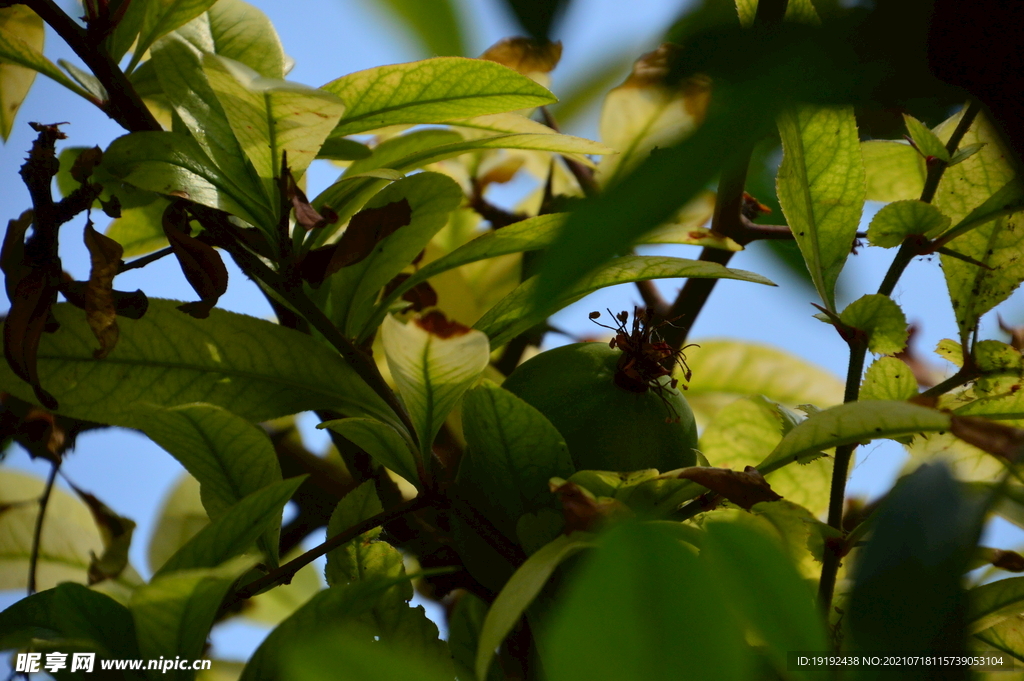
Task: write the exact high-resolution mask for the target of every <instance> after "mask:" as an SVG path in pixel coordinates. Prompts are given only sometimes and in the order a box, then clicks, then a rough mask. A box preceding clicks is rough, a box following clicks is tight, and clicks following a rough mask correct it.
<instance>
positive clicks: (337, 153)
mask: <svg viewBox="0 0 1024 681" xmlns="http://www.w3.org/2000/svg"><path fill="white" fill-rule="evenodd" d="M372 153H373V152H372V151H371V150H370V148H369V147H368V146H366V145H365V144H360V143H359V142H356V141H355V140H350V139H349V138H347V137H336V136H333V135H331V136H329V137H328V138H327V139H326V140H324V145H323V146H322V147H320V151H319V152H317V155H316V157H317V158H327V159H331V160H333V161H358V160H360V159H364V158H369V157H370V154H372Z"/></svg>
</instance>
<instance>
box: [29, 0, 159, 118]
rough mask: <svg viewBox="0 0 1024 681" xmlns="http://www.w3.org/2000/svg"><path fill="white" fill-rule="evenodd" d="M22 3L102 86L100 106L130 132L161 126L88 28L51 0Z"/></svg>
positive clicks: (33, 0) (34, 0)
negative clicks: (103, 93) (103, 94)
mask: <svg viewBox="0 0 1024 681" xmlns="http://www.w3.org/2000/svg"><path fill="white" fill-rule="evenodd" d="M24 3H25V4H26V5H28V7H29V8H30V9H32V11H34V12H35V13H36V14H38V15H39V16H40V17H42V19H43V21H45V22H46V23H48V24H49V25H50V27H51V28H53V30H54V31H56V32H57V35H59V36H60V37H61V38H63V39H64V42H66V43H67V44H68V45H69V46H70V47H71V49H72V50H74V51H75V54H77V55H78V56H79V58H80V59H81V60H82V61H84V62H85V65H86V66H88V67H89V69H90V70H91V71H92V73H93V75H94V76H96V78H97V79H98V80H99V81H100V83H102V84H103V87H104V88H106V90H107V96H108V97H109V98H110V99H109V101H107V102H104V103H103V106H101V107H100V108H102V109H103V111H104V112H105V113H106V114H107V115H108V116H110V117H111V118H112V119H114V120H115V121H117V122H118V124H120V125H121V127H123V128H124V129H125V130H129V131H131V132H140V131H143V130H163V128H162V127H160V124H159V123H157V121H156V119H155V118H154V117H153V114H152V113H150V111H149V109H148V108H147V107H146V105H145V104H144V103H143V101H142V98H140V97H139V94H138V93H137V92H136V91H135V87H134V86H132V84H131V81H129V80H128V77H127V76H126V75H125V74H124V71H122V70H121V69H120V67H118V65H117V64H115V63H114V60H113V59H112V58H111V56H110V54H109V53H108V52H107V51H106V49H104V48H103V46H102V44H101V43H94V42H93V41H92V40H91V39H90V37H89V34H88V32H87V31H86V30H85V29H84V28H82V27H81V26H79V25H78V24H77V23H75V21H74V20H73V19H72V18H71V17H69V16H68V15H67V14H65V13H64V10H62V9H61V8H60V7H58V6H57V3H55V2H54V1H53V0H24Z"/></svg>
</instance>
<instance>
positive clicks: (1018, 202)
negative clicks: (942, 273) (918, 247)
mask: <svg viewBox="0 0 1024 681" xmlns="http://www.w3.org/2000/svg"><path fill="white" fill-rule="evenodd" d="M1020 211H1024V185H1022V184H1021V182H1020V181H1019V180H1018V179H1017V178H1014V179H1012V180H1010V181H1009V182H1007V183H1006V184H1005V185H1003V186H1002V187H1001V188H1000V189H999V190H997V191H996V192H995V193H994V194H993V195H992V196H990V197H989V198H988V199H987V200H986V201H985V202H984V203H983V204H981V205H980V206H978V207H977V208H975V209H974V210H972V211H971V212H970V214H968V215H967V216H966V217H964V219H962V220H961V221H960V222H958V223H957V224H955V225H954V226H953V227H952V228H951V229H950V230H949V231H947V232H944V233H943V234H942V239H943V241H951V240H953V239H955V238H956V237H958V236H960V235H961V234H964V233H966V232H969V231H970V230H972V229H974V228H976V227H980V226H981V225H984V224H985V223H986V222H989V221H990V220H995V219H997V218H1000V217H1003V216H1007V215H1013V214H1014V213H1018V212H1020Z"/></svg>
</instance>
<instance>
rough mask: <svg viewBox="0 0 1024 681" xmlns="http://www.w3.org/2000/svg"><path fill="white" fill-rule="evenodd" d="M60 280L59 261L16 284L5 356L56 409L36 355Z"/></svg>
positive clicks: (39, 396) (43, 401)
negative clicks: (43, 381)
mask: <svg viewBox="0 0 1024 681" xmlns="http://www.w3.org/2000/svg"><path fill="white" fill-rule="evenodd" d="M54 269H56V272H55V271H54ZM59 279H60V266H59V264H58V265H57V267H56V268H53V267H49V268H34V269H31V270H30V271H29V272H28V273H27V274H26V275H25V276H23V277H22V278H21V280H20V281H18V282H17V283H16V284H15V285H14V292H13V296H11V309H10V311H9V312H8V313H7V320H6V321H5V322H4V357H6V358H7V363H8V364H9V365H10V367H11V370H12V371H13V372H14V373H15V375H16V376H18V378H20V379H21V380H23V381H25V382H26V383H28V384H29V385H31V386H32V390H33V391H34V392H35V395H36V399H38V400H39V402H40V403H41V404H42V405H43V406H44V407H46V408H47V409H50V410H56V409H57V406H58V405H57V400H56V399H54V397H53V395H51V394H50V393H48V392H46V391H45V390H43V386H42V385H41V384H40V383H39V372H38V368H37V366H36V355H37V353H38V351H39V339H40V337H41V336H42V335H43V331H45V330H47V326H48V322H49V318H50V308H51V307H53V304H54V303H55V302H56V300H57V283H58V281H59ZM10 286H11V283H10V278H8V287H10Z"/></svg>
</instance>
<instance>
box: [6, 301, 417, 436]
mask: <svg viewBox="0 0 1024 681" xmlns="http://www.w3.org/2000/svg"><path fill="white" fill-rule="evenodd" d="M176 304H177V301H170V300H158V299H151V300H150V302H149V310H148V311H147V313H146V315H145V316H144V317H143V318H142V319H140V320H138V321H133V320H130V319H122V320H120V322H119V324H120V327H121V337H120V341H119V342H118V345H117V348H116V349H115V350H114V351H113V352H112V353H111V354H110V356H109V357H107V359H105V360H103V361H102V362H97V361H96V360H94V359H93V358H92V348H93V343H94V340H93V339H92V333H91V332H90V330H89V327H88V325H87V324H86V323H85V319H84V318H83V315H82V314H81V312H80V311H79V310H77V309H75V308H73V307H71V306H70V305H65V304H59V305H56V306H55V307H54V313H55V315H56V317H57V319H58V320H59V321H60V323H61V328H60V331H58V332H57V333H55V334H46V335H45V337H44V338H43V342H42V344H41V347H40V353H39V367H40V374H41V376H42V377H43V380H44V381H46V382H47V384H48V385H50V386H52V388H53V391H54V394H56V395H58V396H59V399H60V401H61V413H63V414H66V415H68V416H73V417H75V418H81V419H85V420H90V421H96V422H99V423H110V424H116V425H120V426H125V427H129V428H139V427H140V426H142V425H144V418H145V416H144V412H140V411H139V410H138V407H140V406H147V407H148V406H154V407H174V406H177V405H179V404H190V403H194V402H206V403H209V404H213V405H216V406H219V407H223V408H224V409H227V410H229V411H231V412H232V413H234V414H237V415H238V416H241V417H242V418H244V419H247V420H249V421H264V420H266V419H270V418H276V417H278V416H283V415H286V414H294V413H297V412H300V411H306V410H309V409H321V408H325V407H328V406H335V407H336V408H338V409H339V410H341V411H342V412H343V413H346V414H353V415H363V414H373V415H375V416H377V417H378V418H381V419H382V420H384V421H386V422H389V423H390V422H394V423H395V424H398V423H399V422H398V421H397V418H396V417H395V416H394V415H393V414H391V415H390V416H389V414H390V413H391V412H390V410H389V409H388V408H387V406H385V405H384V403H383V401H382V400H381V399H380V398H379V397H377V396H376V395H375V393H374V392H373V391H372V390H370V388H369V387H367V386H366V384H365V383H363V382H362V380H361V379H359V378H358V377H357V376H356V374H355V371H353V370H352V369H351V367H349V366H348V364H346V363H345V362H344V361H343V360H342V359H341V358H340V357H339V356H338V355H337V353H336V352H333V351H332V350H330V349H328V348H327V346H325V345H323V344H322V343H320V342H319V341H317V340H315V339H313V338H311V337H309V336H306V335H305V334H301V333H298V332H297V331H292V330H290V329H286V328H284V327H281V326H279V325H277V324H273V323H271V322H268V321H264V320H262V319H256V318H254V317H247V316H245V315H239V314H234V313H231V312H224V311H222V310H213V311H212V312H211V313H210V318H209V319H207V320H197V319H193V318H191V317H189V316H188V315H184V314H182V313H181V312H179V311H178V310H177V309H175V306H176ZM0 385H2V386H3V389H4V390H5V391H7V392H11V393H14V394H16V395H20V396H24V397H25V398H27V399H32V398H31V395H32V392H31V388H30V387H29V386H28V385H27V384H25V383H23V382H22V381H20V380H18V379H16V378H15V377H14V375H13V374H12V372H11V370H10V369H9V368H8V367H7V365H6V364H2V365H0Z"/></svg>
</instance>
